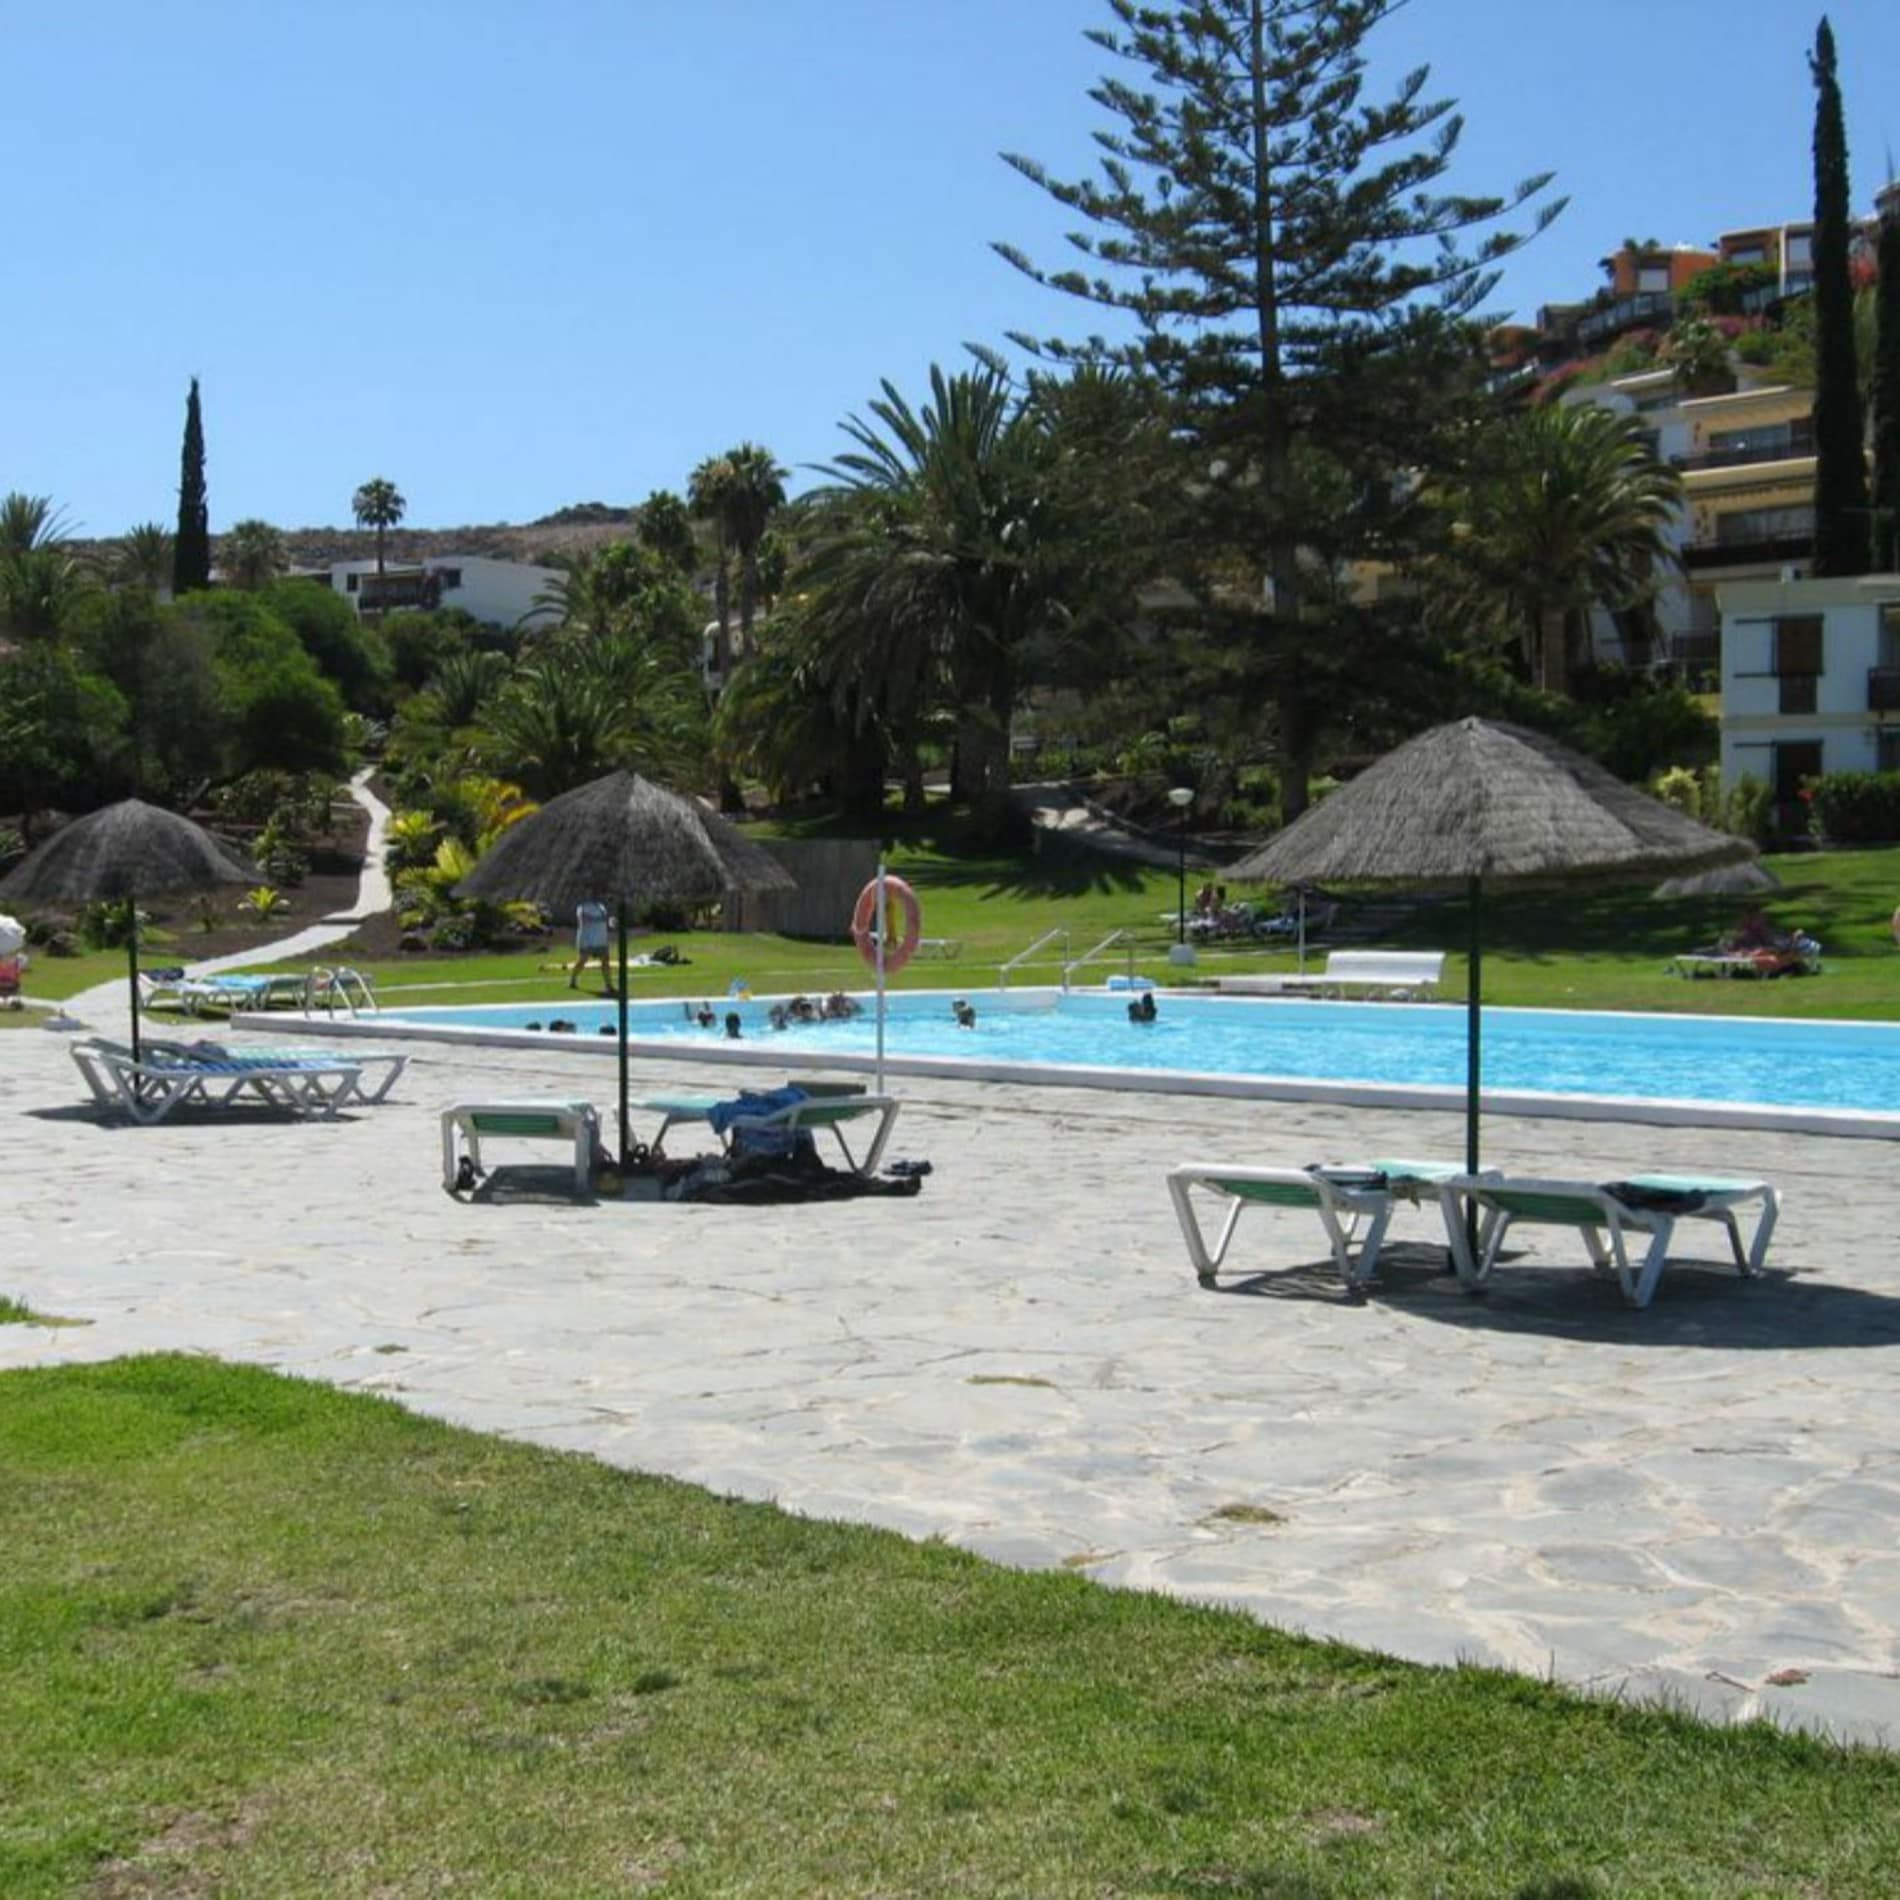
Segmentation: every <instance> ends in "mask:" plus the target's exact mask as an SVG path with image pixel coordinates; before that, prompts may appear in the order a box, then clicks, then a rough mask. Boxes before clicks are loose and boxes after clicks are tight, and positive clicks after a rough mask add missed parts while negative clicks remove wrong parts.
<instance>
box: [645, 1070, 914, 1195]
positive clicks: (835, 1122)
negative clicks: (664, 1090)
mask: <svg viewBox="0 0 1900 1900" xmlns="http://www.w3.org/2000/svg"><path fill="white" fill-rule="evenodd" d="M797 1086H798V1087H799V1089H800V1093H801V1096H802V1099H801V1100H799V1101H795V1102H787V1103H786V1104H785V1105H783V1106H782V1107H778V1108H772V1109H767V1110H765V1111H763V1112H762V1113H760V1114H757V1115H746V1114H744V1113H740V1114H738V1115H736V1116H734V1117H733V1118H732V1120H731V1121H729V1122H728V1123H727V1126H726V1128H725V1130H724V1139H725V1141H726V1144H727V1146H728V1147H730V1146H731V1141H732V1135H733V1131H734V1129H735V1128H736V1127H737V1125H738V1124H739V1123H741V1122H744V1123H747V1124H749V1125H750V1126H751V1127H753V1128H755V1129H774V1130H779V1131H783V1132H785V1133H787V1134H790V1135H796V1134H797V1133H799V1132H801V1131H803V1132H806V1133H815V1132H816V1131H818V1130H819V1129H824V1130H826V1131H827V1132H828V1133H829V1134H830V1135H831V1137H832V1138H833V1140H835V1141H836V1142H837V1144H838V1147H839V1149H840V1150H841V1151H842V1153H843V1155H844V1158H845V1164H846V1165H847V1166H848V1167H849V1168H850V1169H851V1171H852V1173H853V1174H863V1175H872V1174H875V1173H876V1172H877V1168H878V1163H879V1162H880V1161H882V1160H883V1159H884V1149H885V1146H886V1144H887V1143H888V1142H889V1141H890V1138H891V1128H892V1125H893V1124H894V1123H895V1122H896V1120H897V1111H898V1109H899V1108H900V1107H902V1106H903V1105H902V1103H900V1102H898V1101H896V1100H895V1099H894V1098H893V1097H891V1096H888V1095H863V1094H858V1093H855V1092H854V1093H851V1094H848V1095H846V1094H831V1093H823V1094H805V1093H804V1091H803V1085H802V1084H800V1085H797ZM730 1099H731V1098H730V1097H727V1096H719V1095H662V1096H655V1097H653V1098H651V1099H650V1100H648V1101H644V1102H642V1103H640V1107H641V1108H643V1109H645V1110H646V1111H647V1112H648V1113H649V1114H654V1115H658V1116H659V1117H660V1127H659V1132H658V1133H657V1134H655V1135H654V1137H653V1141H652V1144H651V1145H652V1147H653V1150H654V1152H655V1153H656V1154H657V1153H659V1152H660V1151H661V1150H662V1149H663V1148H664V1146H665V1142H666V1137H667V1132H668V1131H669V1130H670V1129H672V1128H674V1127H677V1126H679V1125H681V1124H683V1123H688V1122H706V1123H708V1124H709V1125H710V1124H712V1123H713V1121H714V1119H715V1115H716V1112H717V1111H718V1110H720V1109H721V1108H724V1107H725V1106H726V1105H727V1104H728V1102H729V1101H730ZM867 1115H875V1116H877V1118H878V1121H877V1127H876V1128H875V1129H874V1130H873V1131H872V1135H871V1145H870V1146H869V1147H868V1148H867V1149H866V1150H865V1152H864V1159H863V1160H862V1161H860V1160H859V1159H858V1158H857V1157H856V1156H855V1155H854V1154H853V1153H852V1151H851V1145H850V1143H849V1142H848V1141H847V1140H846V1138H845V1132H844V1131H845V1127H846V1125H847V1124H848V1123H850V1122H854V1121H859V1120H862V1119H863V1118H864V1117H865V1116H867Z"/></svg>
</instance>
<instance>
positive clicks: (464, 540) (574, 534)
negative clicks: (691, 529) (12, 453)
mask: <svg viewBox="0 0 1900 1900" xmlns="http://www.w3.org/2000/svg"><path fill="white" fill-rule="evenodd" d="M633 519H634V510H633V509H631V508H614V507H610V506H608V505H607V504H605V503H602V502H582V503H580V504H578V505H576V506H573V507H568V508H561V509H558V510H557V511H556V512H555V513H553V514H551V515H544V516H542V517H541V519H540V520H538V521H529V522H521V523H514V522H507V521H492V522H488V523H486V524H485V525H482V526H476V527H461V528H410V527H403V528H392V529H390V531H389V535H388V539H387V543H386V548H387V553H388V558H389V559H390V560H391V561H395V562H401V561H417V560H421V559H422V558H423V557H424V556H426V555H432V554H433V555H441V554H488V555H493V556H494V557H496V558H497V559H499V560H504V561H534V562H546V561H548V560H549V559H550V558H554V559H558V558H559V557H561V556H571V555H573V554H576V553H578V552H579V551H580V550H581V549H583V548H596V547H604V546H605V545H606V544H607V543H608V542H610V541H619V540H624V539H625V538H626V537H627V535H628V534H629V533H630V532H631V531H632V525H633ZM283 536H284V547H285V550H286V551H287V552H288V554H289V556H290V563H291V565H292V566H293V567H321V566H325V565H327V564H328V563H330V562H332V561H367V560H373V559H374V558H375V554H376V536H375V534H374V533H373V532H371V531H370V530H368V529H365V528H356V527H348V528H286V529H284V530H283ZM222 539H223V537H222V536H221V535H214V536H212V542H211V546H212V559H213V560H214V561H215V560H216V559H217V557H218V548H219V543H220V542H221V541H222ZM72 546H73V548H74V549H75V550H76V551H77V552H80V553H82V554H90V555H93V556H96V557H99V558H101V559H105V560H110V558H111V556H112V555H113V554H114V553H115V552H116V551H117V549H118V547H119V539H118V537H116V536H103V537H100V538H99V539H96V540H78V541H75V542H73V543H72Z"/></svg>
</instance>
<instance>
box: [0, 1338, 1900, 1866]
mask: <svg viewBox="0 0 1900 1900" xmlns="http://www.w3.org/2000/svg"><path fill="white" fill-rule="evenodd" d="M389 1363H390V1364H391V1365H399V1364H400V1360H398V1359H393V1358H392V1359H391V1360H390V1362H389ZM0 1470H4V1473H5V1482H4V1484H0V1548H4V1550H5V1551H6V1561H5V1563H4V1565H0V1656H3V1657H4V1667H3V1668H0V1892H4V1893H5V1894H6V1895H7V1896H8V1897H9V1900H32V1897H35V1896H50V1895H75V1896H78V1895H85V1896H92V1897H94V1900H98V1897H99V1896H106V1897H107V1900H115V1897H120V1896H133V1895H141V1896H143V1895H158V1894H166V1895H180V1896H209V1895H213V1894H231V1895H245V1896H259V1895H318V1894H321V1895H325V1896H349V1895H364V1896H367V1895H378V1896H403V1895H422V1894H430V1895H434V1894H440V1893H450V1892H452V1893H457V1894H472V1895H490V1894H493V1895H504V1894H505V1895H511V1896H512V1895H551V1896H561V1897H562V1900H566V1897H568V1896H591V1895H608V1894H615V1895H624V1894H637V1893H645V1892H654V1893H664V1894H667V1895H671V1896H681V1897H682V1900H683V1897H686V1896H712V1895H719V1896H748V1895H757V1896H770V1897H772V1900H778V1897H779V1896H786V1895H799V1894H826V1895H832V1896H847V1895H867V1896H868V1895H884V1896H893V1895H912V1894H915V1895H940V1894H952V1893H955V1894H1012V1895H1024V1896H1037V1897H1038V1900H1041V1897H1045V1896H1047V1897H1056V1896H1067V1895H1077V1896H1081V1895H1089V1896H1107V1895H1126V1896H1134V1895H1175V1896H1186V1897H1189V1900H1195V1897H1199V1896H1205V1900H1215V1897H1216V1896H1220V1897H1222V1900H1225V1897H1227V1896H1234V1895H1241V1896H1255V1897H1256V1900H1267V1897H1269V1896H1270V1897H1271V1900H1347V1897H1348V1896H1364V1897H1365V1900H1404V1897H1405V1896H1426V1895H1430V1896H1435V1897H1437V1900H1454V1897H1456V1896H1465V1895H1468V1896H1474V1897H1475V1896H1483V1897H1484V1900H1497V1897H1498V1896H1516V1897H1517V1900H1591V1897H1592V1896H1612V1895H1614V1896H1635V1895H1645V1896H1647V1895H1655V1896H1690V1895H1698V1896H1711V1897H1713V1896H1721V1897H1722V1900H1738V1897H1739V1896H1749V1895H1756V1896H1769V1895H1775V1896H1789V1895H1803V1896H1811V1897H1813V1900H1822V1897H1826V1900H1846V1897H1847V1896H1859V1895H1869V1896H1871V1895H1878V1894H1886V1893H1891V1892H1892V1891H1893V1886H1892V1879H1893V1870H1894V1868H1895V1866H1896V1865H1900V1760H1896V1759H1895V1758H1894V1757H1891V1756H1887V1755H1879V1754H1874V1753H1870V1752H1859V1753H1850V1752H1844V1751H1838V1750H1835V1749H1833V1748H1830V1747H1828V1746H1825V1745H1822V1744H1819V1743H1816V1742H1812V1741H1806V1740H1800V1739H1793V1738H1789V1737H1786V1736H1782V1735H1778V1734H1775V1733H1773V1732H1771V1731H1769V1730H1767V1729H1765V1728H1753V1729H1749V1730H1744V1731H1718V1730H1714V1729H1709V1728H1704V1727H1701V1726H1698V1725H1696V1724H1694V1723H1692V1722H1689V1721H1686V1720H1684V1719H1681V1718H1679V1717H1675V1716H1672V1715H1668V1714H1662V1713H1654V1712H1643V1711H1637V1710H1632V1709H1628V1708H1623V1707H1619V1706H1616V1705H1614V1704H1611V1703H1607V1702H1593V1701H1585V1700H1580V1699H1577V1698H1574V1697H1571V1696H1568V1695H1565V1694H1562V1693H1560V1692H1558V1691H1556V1690H1554V1689H1552V1688H1549V1687H1545V1686H1542V1685H1539V1684H1536V1683H1533V1682H1529V1681H1525V1680H1521V1679H1518V1678H1514V1677H1509V1676H1503V1675H1498V1674H1492V1673H1489V1672H1484V1671H1479V1670H1451V1671H1445V1670H1430V1669H1422V1668H1416V1667H1412V1666H1408V1665H1403V1664H1399V1663H1395V1662H1390V1661H1385V1660H1382V1659H1379V1658H1376V1657H1371V1656H1366V1655H1361V1654H1357V1653H1354V1652H1351V1651H1348V1650H1344V1649H1339V1648H1336V1647H1332V1646H1328V1645H1323V1644H1318V1643H1310V1642H1305V1641H1300V1640H1297V1639H1294V1638H1291V1637H1287V1636H1283V1635H1279V1634H1276V1633H1274V1632H1272V1631H1270V1630H1267V1629H1264V1628H1262V1627H1260V1626H1258V1625H1256V1624H1254V1623H1252V1622H1249V1621H1248V1620H1246V1619H1244V1618H1242V1617H1238V1616H1234V1615H1228V1614H1224V1613H1217V1612H1213V1611H1204V1610H1194V1609H1190V1608H1187V1607H1184V1606H1181V1605H1178V1604H1174V1603H1171V1602H1169V1601H1167V1600H1165V1599H1162V1598H1159V1597H1151V1596H1141V1595H1135V1594H1132V1593H1123V1592H1114V1591H1109V1590H1104V1589H1100V1588H1097V1587H1096V1586H1094V1585H1091V1584H1090V1583H1088V1582H1087V1581H1085V1580H1083V1579H1081V1578H1079V1577H1076V1576H1073V1575H1069V1574H1066V1573H1053V1574H1034V1575H1028V1574H1019V1573H1015V1572H1011V1571H1006V1570H1002V1569H997V1568H994V1567H991V1566H989V1565H986V1564H984V1563H982V1562H980V1561H978V1560H976V1559H974V1558H971V1557H967V1556H964V1555H962V1554H959V1553H957V1552H955V1551H952V1550H950V1549H948V1548H945V1547H943V1546H940V1545H932V1544H911V1543H907V1542H905V1541H904V1540H902V1539H900V1538H897V1537H893V1536H889V1535H885V1534H882V1533H878V1532H871V1531H863V1530H854V1529H848V1528H845V1527H842V1526H837V1525H827V1524H814V1523H806V1522H801V1521H800V1520H797V1519H794V1518H791V1517H787V1516H783V1515H781V1514H779V1513H778V1512H775V1511H773V1510H771V1509H769V1508H766V1507H763V1506H754V1505H741V1504H734V1503H728V1502H723V1501H721V1500H718V1499H716V1498H713V1497H711V1496H709V1495H707V1494H706V1493H704V1492H701V1491H697V1490H693V1489H690V1488H688V1487H686V1486H683V1485H678V1484H673V1483H670V1482H665V1481H661V1480H654V1479H648V1478H640V1477H634V1476H629V1475H627V1474H625V1473H621V1472H617V1471H613V1470H610V1469H608V1468H607V1467H605V1466H602V1465H597V1464H594V1463H591V1462H589V1461H587V1460H584V1459H581V1458H576V1457H566V1456H561V1455H558V1454H553V1453H549V1452H544V1451H540V1450H535V1449H530V1448H526V1447H522V1446H517V1445H509V1444H505V1443H502V1442H500V1441H499V1440H495V1439H489V1438H483V1437H479V1436H476V1435H474V1434H471V1433H466V1432H458V1431H453V1430H450V1429H448V1428H446V1427H444V1426H441V1425H437V1424H433V1423H430V1422H428V1421H425V1420H423V1419H420V1418H417V1417H414V1416H412V1415H410V1414H408V1413H405V1412H402V1411H400V1410H398V1409H397V1408H395V1407H394V1406H392V1405H389V1404H386V1403H384V1402H381V1401H377V1400H371V1399H364V1398H360V1397H348V1396H344V1395H342V1394H339V1393H336V1392H333V1391H331V1390H329V1389H327V1388H324V1387H321V1386H317V1385H310V1384H301V1383H297V1382H294V1381H290V1380H286V1379H279V1378H276V1377H273V1376H271V1375H269V1374H266V1373H262V1372H257V1371H252V1370H247V1369H238V1368H228V1367H221V1366H219V1365H217V1364H215V1363H212V1362H208V1361H204V1360H199V1359H182V1358H148V1359H137V1360H124V1361H120V1362H118V1363H116V1364H112V1365H107V1366H99V1367H84V1368H71V1369H64V1370H56V1371H52V1370H31V1371H23V1372H12V1373H8V1374H4V1375H0Z"/></svg>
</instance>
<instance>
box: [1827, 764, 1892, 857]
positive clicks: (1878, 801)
mask: <svg viewBox="0 0 1900 1900" xmlns="http://www.w3.org/2000/svg"><path fill="white" fill-rule="evenodd" d="M1807 789H1808V799H1809V802H1808V822H1809V824H1810V826H1811V827H1812V828H1813V831H1814V835H1815V836H1816V837H1817V838H1824V839H1826V840H1827V842H1828V843H1829V844H1892V843H1894V842H1895V841H1896V840H1900V772H1829V773H1826V774H1824V775H1823V776H1822V777H1820V778H1817V779H1815V780H1814V781H1813V782H1812V784H1811V785H1810V786H1809V787H1808V788H1807Z"/></svg>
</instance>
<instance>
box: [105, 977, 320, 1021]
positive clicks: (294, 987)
mask: <svg viewBox="0 0 1900 1900" xmlns="http://www.w3.org/2000/svg"><path fill="white" fill-rule="evenodd" d="M175 993H176V997H177V1001H178V1005H179V1007H180V1008H181V1009H183V1010H184V1012H185V1013H186V1015H188V1016H201V1015H203V1014H204V1012H205V1011H206V1010H208V1009H221V1010H225V1011H227V1012H228V1011H230V1010H237V1009H269V1008H270V1007H271V1005H272V1004H273V1003H280V1002H281V1003H292V1004H296V1003H301V1002H302V1001H303V1000H304V978H303V975H302V973H301V972H298V973H297V974H295V975H285V974H283V973H281V972H280V973H279V974H277V975H275V976H265V975H262V974H257V975H252V974H249V973H246V972H242V971H230V972H227V973H226V974H224V975H221V976H189V977H186V978H185V980H184V981H183V982H182V983H179V984H178V985H176V990H175ZM140 1000H141V1001H144V1000H145V999H144V998H143V997H141V999H140Z"/></svg>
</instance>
